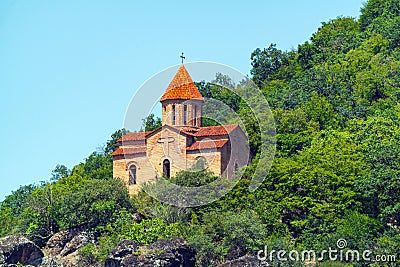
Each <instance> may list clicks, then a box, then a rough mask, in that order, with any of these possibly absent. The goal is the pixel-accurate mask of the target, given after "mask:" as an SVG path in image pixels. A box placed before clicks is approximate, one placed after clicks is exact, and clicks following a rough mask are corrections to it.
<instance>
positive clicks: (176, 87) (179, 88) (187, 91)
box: [160, 64, 204, 102]
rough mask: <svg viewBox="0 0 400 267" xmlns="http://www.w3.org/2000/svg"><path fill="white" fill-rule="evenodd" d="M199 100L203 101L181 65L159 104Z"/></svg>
mask: <svg viewBox="0 0 400 267" xmlns="http://www.w3.org/2000/svg"><path fill="white" fill-rule="evenodd" d="M189 99H195V100H201V101H204V99H203V96H202V95H201V94H200V92H199V90H198V89H197V87H196V85H195V84H194V82H193V80H192V77H190V75H189V73H188V71H187V70H186V68H185V66H184V65H183V64H182V65H181V66H180V67H179V69H178V71H177V72H176V74H175V76H174V78H173V79H172V81H171V82H170V84H169V85H168V88H167V90H166V91H165V93H164V95H163V96H162V97H161V100H160V102H163V101H165V100H189Z"/></svg>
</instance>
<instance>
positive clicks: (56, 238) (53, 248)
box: [43, 228, 82, 257]
mask: <svg viewBox="0 0 400 267" xmlns="http://www.w3.org/2000/svg"><path fill="white" fill-rule="evenodd" d="M80 233H82V229H80V228H72V229H67V230H63V231H60V232H58V233H56V234H54V235H53V236H52V237H51V238H50V239H49V240H48V241H47V243H46V246H45V247H44V249H43V251H44V252H45V254H46V255H48V256H49V257H56V256H58V255H60V253H61V251H63V250H64V248H65V246H66V245H67V243H68V242H70V241H71V240H72V239H73V238H74V237H75V236H77V235H79V234H80Z"/></svg>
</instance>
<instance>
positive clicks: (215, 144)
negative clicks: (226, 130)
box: [186, 139, 228, 151]
mask: <svg viewBox="0 0 400 267" xmlns="http://www.w3.org/2000/svg"><path fill="white" fill-rule="evenodd" d="M226 143H228V139H220V140H207V141H197V142H194V143H193V144H192V145H191V146H190V147H188V148H186V150H187V151H193V150H199V149H200V150H201V149H210V148H221V147H223V146H224V145H225V144H226Z"/></svg>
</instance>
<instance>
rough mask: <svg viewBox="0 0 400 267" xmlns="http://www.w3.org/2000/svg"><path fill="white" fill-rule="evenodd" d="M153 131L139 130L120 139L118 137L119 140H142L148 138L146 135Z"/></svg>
mask: <svg viewBox="0 0 400 267" xmlns="http://www.w3.org/2000/svg"><path fill="white" fill-rule="evenodd" d="M151 132H152V131H149V132H137V133H127V134H126V135H124V136H122V137H121V138H120V139H118V142H120V143H121V142H122V141H141V140H144V139H145V138H146V135H148V134H149V133H151Z"/></svg>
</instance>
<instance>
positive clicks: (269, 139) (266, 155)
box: [122, 62, 276, 207]
mask: <svg viewBox="0 0 400 267" xmlns="http://www.w3.org/2000/svg"><path fill="white" fill-rule="evenodd" d="M178 67H179V66H174V67H170V68H168V69H166V70H164V71H162V72H160V73H158V74H156V75H154V76H153V77H151V78H150V79H148V80H147V81H146V82H145V83H144V84H143V85H142V86H141V87H140V88H139V89H138V90H137V91H136V92H135V95H134V96H133V98H132V100H131V102H130V104H129V106H128V108H127V111H126V114H125V119H124V128H125V129H128V130H130V131H135V130H138V129H140V127H141V124H142V119H143V118H145V117H147V116H149V115H150V114H151V113H154V112H153V109H155V108H157V109H161V107H160V106H157V103H158V102H159V99H160V97H161V96H162V95H163V94H164V92H165V89H166V88H167V86H168V84H169V82H170V81H171V79H172V77H173V75H174V74H175V73H176V72H177V68H178ZM185 67H186V68H187V70H188V72H189V74H190V76H191V77H192V78H193V80H194V81H195V82H202V81H204V82H206V83H207V82H208V83H212V84H214V85H219V86H221V87H223V88H224V89H226V90H227V91H230V93H231V94H233V95H235V97H236V98H238V99H239V101H240V103H241V105H245V106H246V107H247V109H248V112H247V113H246V114H243V113H242V114H238V112H237V110H236V111H235V110H233V109H232V107H230V106H229V105H227V104H226V103H224V102H223V101H220V100H219V99H216V98H212V97H210V96H208V97H206V96H203V98H204V100H205V105H204V107H206V106H208V107H209V108H210V109H212V111H216V112H207V110H204V111H205V112H203V118H206V119H209V120H212V121H215V122H217V123H218V124H219V125H221V126H222V127H225V125H228V124H238V125H239V126H240V128H241V129H242V131H243V132H244V133H245V135H247V134H246V133H247V132H249V129H248V127H251V129H250V131H251V132H257V133H258V137H259V139H260V140H259V141H260V144H261V145H260V147H259V150H258V158H257V161H256V162H253V164H254V172H253V174H252V177H249V178H251V182H250V185H249V191H250V192H253V191H254V190H256V189H257V188H258V187H259V186H260V185H261V184H262V182H263V180H264V179H265V177H267V174H268V172H269V170H270V168H271V165H272V162H273V159H274V156H275V146H276V137H275V122H274V117H273V114H272V112H271V110H270V109H269V105H268V102H267V100H266V99H265V97H264V95H263V93H262V92H261V90H260V89H259V88H258V87H257V86H256V85H255V84H254V82H252V80H251V79H249V78H248V77H247V76H246V75H245V74H242V73H240V72H239V71H237V70H235V69H233V68H231V67H229V66H226V65H223V64H218V63H212V62H191V63H186V64H185ZM217 74H222V75H224V77H229V79H230V81H232V82H233V83H231V84H228V85H227V84H224V82H223V81H222V82H219V81H218V79H216V76H217ZM232 84H234V86H231V85H232ZM175 86H176V87H179V86H183V84H178V85H175ZM158 105H159V104H158ZM187 105H188V106H190V100H189V102H188V103H187ZM180 106H182V111H183V107H184V106H185V107H186V103H185V102H183V103H180ZM164 112H166V111H164ZM172 114H175V109H174V112H173V113H172ZM185 114H186V113H185ZM194 114H196V112H194ZM163 116H164V118H163V120H165V121H175V115H173V116H174V117H173V119H172V118H169V117H168V116H172V115H171V114H169V115H168V114H164V115H163ZM195 119H198V117H196V118H195ZM200 119H201V118H200ZM172 126H173V125H172ZM165 127H167V126H165ZM169 128H170V130H173V128H175V130H176V128H180V130H181V131H185V129H184V127H169ZM226 132H228V134H227V135H228V138H229V140H230V149H229V150H230V155H228V156H227V157H226V158H224V159H223V160H221V159H218V157H215V156H214V155H216V154H217V153H214V154H213V153H210V151H211V152H217V148H216V147H214V146H213V140H212V138H210V139H209V140H208V139H207V140H206V139H204V140H203V142H202V143H201V144H206V143H207V142H206V141H208V144H211V147H209V146H208V147H206V148H205V149H203V150H202V149H201V147H200V149H199V151H200V154H201V155H200V156H201V158H204V159H206V161H207V163H209V164H210V165H211V164H213V161H216V162H215V164H220V163H219V162H218V160H221V162H226V165H227V166H236V162H237V160H238V158H240V159H243V158H244V157H243V154H244V153H247V154H248V155H250V153H249V152H246V149H243V147H244V146H243V144H240V142H236V141H235V140H236V139H237V138H236V137H235V136H233V135H231V134H230V132H229V130H228V129H226ZM169 134H170V133H169V131H161V136H160V138H159V140H158V141H157V142H158V143H159V144H160V146H162V150H163V155H161V153H160V152H158V153H157V154H156V153H146V159H143V158H142V159H140V162H139V160H136V159H135V158H132V156H131V155H129V153H128V152H129V151H128V149H127V150H126V151H128V152H127V153H126V154H125V150H124V157H125V159H126V161H127V162H133V163H134V164H135V165H140V166H137V167H138V170H141V169H142V168H146V169H147V170H148V169H149V168H152V169H153V170H154V172H153V173H154V174H157V175H155V176H157V183H153V184H151V183H150V184H147V185H145V186H143V187H142V188H143V190H144V191H145V192H146V193H148V194H149V195H151V196H152V197H154V198H156V199H157V200H159V201H161V202H164V203H168V204H171V205H174V206H179V207H196V206H202V205H206V204H208V203H211V202H213V201H215V200H217V199H219V198H221V197H223V196H224V195H225V194H227V193H228V192H229V191H230V190H232V188H233V187H234V186H235V184H236V183H238V182H239V180H240V179H241V177H242V172H241V171H240V170H239V171H237V172H236V167H235V175H234V177H231V178H229V179H225V178H219V179H217V180H215V181H213V182H211V183H209V184H206V185H203V186H198V187H187V186H179V185H176V184H174V183H171V182H170V181H168V179H164V178H163V177H162V175H161V174H162V170H161V171H160V168H161V167H160V166H162V162H163V161H164V160H166V159H168V161H169V162H170V163H171V166H174V168H175V169H179V170H188V169H190V166H192V165H193V162H191V161H190V159H188V157H187V155H186V153H185V152H184V151H186V150H185V149H186V147H182V144H183V143H185V142H181V141H179V140H178V137H179V136H178V135H176V136H178V137H172V136H169ZM183 134H185V133H183ZM247 136H248V135H247ZM235 138H236V139H235ZM174 143H175V145H174ZM127 145H128V144H127ZM122 146H123V147H124V146H125V144H124V141H123V142H122ZM183 146H187V144H186V143H185V144H183ZM247 147H249V143H248V141H247ZM235 151H236V152H235ZM247 151H249V149H247ZM203 152H204V153H203ZM242 161H243V162H244V160H242ZM249 162H250V158H248V160H247V163H249ZM168 164H169V163H168ZM168 168H170V166H169V165H168ZM160 172H161V173H160ZM147 173H149V172H147ZM138 180H139V182H138V184H139V185H140V179H138Z"/></svg>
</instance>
